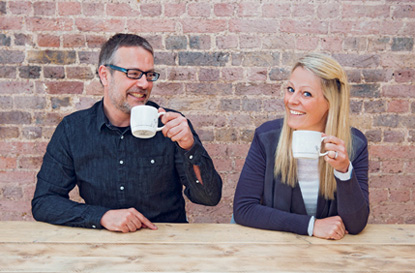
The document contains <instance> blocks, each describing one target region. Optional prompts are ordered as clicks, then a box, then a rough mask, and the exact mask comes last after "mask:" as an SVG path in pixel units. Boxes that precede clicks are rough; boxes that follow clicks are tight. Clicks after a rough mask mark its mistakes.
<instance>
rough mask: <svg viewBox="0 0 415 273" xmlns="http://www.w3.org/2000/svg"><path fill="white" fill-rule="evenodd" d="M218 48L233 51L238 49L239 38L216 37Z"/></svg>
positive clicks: (232, 36)
mask: <svg viewBox="0 0 415 273" xmlns="http://www.w3.org/2000/svg"><path fill="white" fill-rule="evenodd" d="M216 46H217V47H218V48H219V49H232V48H237V47H238V36H236V35H226V36H217V37H216Z"/></svg>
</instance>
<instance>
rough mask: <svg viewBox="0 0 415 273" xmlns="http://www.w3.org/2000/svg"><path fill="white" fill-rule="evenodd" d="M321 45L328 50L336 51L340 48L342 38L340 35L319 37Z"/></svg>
mask: <svg viewBox="0 0 415 273" xmlns="http://www.w3.org/2000/svg"><path fill="white" fill-rule="evenodd" d="M320 40H321V42H320V43H321V47H322V49H324V50H325V51H328V52H338V51H340V50H341V49H342V44H343V39H342V38H340V37H324V38H321V39H320Z"/></svg>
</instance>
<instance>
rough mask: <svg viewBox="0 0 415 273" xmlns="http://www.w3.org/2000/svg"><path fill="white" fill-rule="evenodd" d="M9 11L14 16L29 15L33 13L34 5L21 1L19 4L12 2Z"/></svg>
mask: <svg viewBox="0 0 415 273" xmlns="http://www.w3.org/2000/svg"><path fill="white" fill-rule="evenodd" d="M9 10H10V12H11V13H12V14H16V15H27V14H30V13H31V11H32V3H31V2H29V1H19V2H15V1H10V2H9ZM0 25H2V24H0Z"/></svg>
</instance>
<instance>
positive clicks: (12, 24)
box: [0, 16, 23, 30]
mask: <svg viewBox="0 0 415 273" xmlns="http://www.w3.org/2000/svg"><path fill="white" fill-rule="evenodd" d="M22 27H23V20H22V19H21V18H16V17H11V16H1V17H0V30H21V29H22Z"/></svg>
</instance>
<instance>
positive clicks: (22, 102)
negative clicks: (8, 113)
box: [14, 96, 46, 110]
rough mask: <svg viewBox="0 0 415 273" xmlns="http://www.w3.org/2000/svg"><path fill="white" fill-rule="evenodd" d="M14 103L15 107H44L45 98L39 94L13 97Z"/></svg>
mask: <svg viewBox="0 0 415 273" xmlns="http://www.w3.org/2000/svg"><path fill="white" fill-rule="evenodd" d="M14 105H15V108H17V109H38V110H40V109H45V107H46V100H45V98H44V97H39V96H24V97H21V96H19V97H14Z"/></svg>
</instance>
